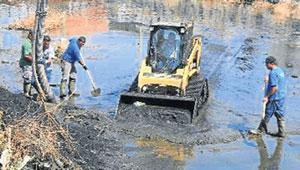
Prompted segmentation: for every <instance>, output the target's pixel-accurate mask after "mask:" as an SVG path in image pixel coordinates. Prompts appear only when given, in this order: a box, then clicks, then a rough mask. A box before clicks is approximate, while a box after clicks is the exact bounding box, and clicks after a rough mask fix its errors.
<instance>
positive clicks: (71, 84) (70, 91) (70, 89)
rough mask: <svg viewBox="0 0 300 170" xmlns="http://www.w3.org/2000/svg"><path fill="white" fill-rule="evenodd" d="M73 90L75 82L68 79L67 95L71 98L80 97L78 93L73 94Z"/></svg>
mask: <svg viewBox="0 0 300 170" xmlns="http://www.w3.org/2000/svg"><path fill="white" fill-rule="evenodd" d="M75 89H76V80H75V79H70V80H69V95H72V96H73V97H78V96H80V94H79V93H76V92H75Z"/></svg>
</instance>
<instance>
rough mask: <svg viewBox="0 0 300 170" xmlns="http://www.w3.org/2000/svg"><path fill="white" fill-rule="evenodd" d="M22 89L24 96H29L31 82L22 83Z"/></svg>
mask: <svg viewBox="0 0 300 170" xmlns="http://www.w3.org/2000/svg"><path fill="white" fill-rule="evenodd" d="M23 91H24V95H25V96H26V97H29V98H31V96H30V91H31V83H25V82H24V83H23Z"/></svg>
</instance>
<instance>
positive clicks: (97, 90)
mask: <svg viewBox="0 0 300 170" xmlns="http://www.w3.org/2000/svg"><path fill="white" fill-rule="evenodd" d="M80 55H81V56H82V54H81V53H80ZM81 59H82V61H83V63H84V64H85V61H84V59H83V57H81ZM85 72H86V74H87V75H88V78H89V80H90V82H91V83H92V86H93V90H92V91H91V94H92V96H94V97H97V96H100V94H101V89H100V88H97V87H96V83H95V81H94V79H93V77H92V75H91V73H90V71H89V70H85Z"/></svg>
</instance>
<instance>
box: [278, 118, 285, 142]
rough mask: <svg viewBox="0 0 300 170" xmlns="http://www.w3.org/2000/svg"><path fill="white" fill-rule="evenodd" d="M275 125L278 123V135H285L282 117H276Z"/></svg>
mask: <svg viewBox="0 0 300 170" xmlns="http://www.w3.org/2000/svg"><path fill="white" fill-rule="evenodd" d="M277 125H278V133H277V136H278V137H282V138H284V137H285V136H286V134H285V122H284V119H283V118H278V119H277Z"/></svg>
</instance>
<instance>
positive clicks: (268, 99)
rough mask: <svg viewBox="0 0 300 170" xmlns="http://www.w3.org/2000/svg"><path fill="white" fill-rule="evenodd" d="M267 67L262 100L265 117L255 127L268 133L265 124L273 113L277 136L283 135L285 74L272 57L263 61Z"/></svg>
mask: <svg viewBox="0 0 300 170" xmlns="http://www.w3.org/2000/svg"><path fill="white" fill-rule="evenodd" d="M265 64H266V67H267V69H269V70H270V73H269V76H268V78H267V79H266V82H267V83H268V85H267V89H266V94H265V96H264V100H263V102H265V103H266V110H265V117H264V118H263V119H262V121H261V122H260V124H259V127H258V129H257V131H258V133H262V132H265V133H268V130H267V124H268V122H269V121H270V119H271V117H272V116H273V115H275V117H276V118H277V125H278V133H277V136H278V137H284V136H285V124H284V116H285V111H284V102H285V94H286V84H285V74H284V72H283V70H282V69H281V68H280V67H278V65H277V61H276V59H275V58H274V57H272V56H269V57H267V58H266V61H265Z"/></svg>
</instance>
